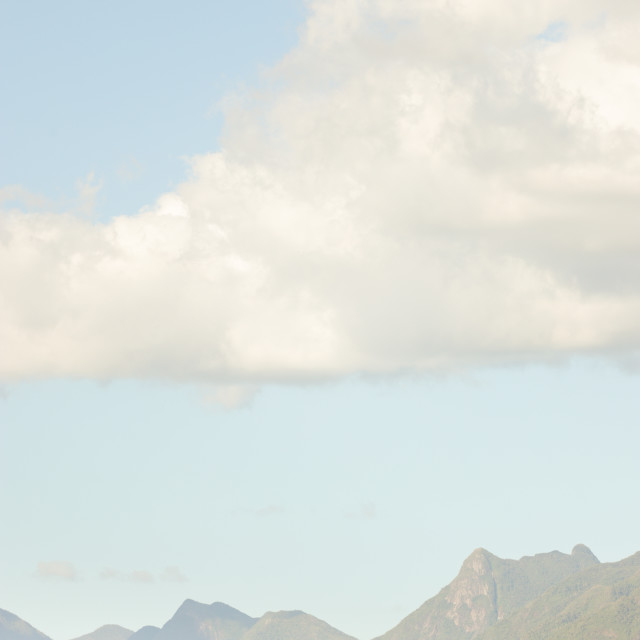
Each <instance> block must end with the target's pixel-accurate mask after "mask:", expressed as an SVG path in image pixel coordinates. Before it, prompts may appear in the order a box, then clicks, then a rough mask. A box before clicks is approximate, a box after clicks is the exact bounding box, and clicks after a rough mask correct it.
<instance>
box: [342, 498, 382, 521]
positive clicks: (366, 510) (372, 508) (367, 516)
mask: <svg viewBox="0 0 640 640" xmlns="http://www.w3.org/2000/svg"><path fill="white" fill-rule="evenodd" d="M377 515H378V513H377V511H376V505H375V504H373V502H367V503H366V504H363V505H362V506H361V507H360V508H359V509H356V510H355V511H350V512H349V513H347V516H346V517H347V518H350V519H352V520H373V519H375V518H376V517H377Z"/></svg>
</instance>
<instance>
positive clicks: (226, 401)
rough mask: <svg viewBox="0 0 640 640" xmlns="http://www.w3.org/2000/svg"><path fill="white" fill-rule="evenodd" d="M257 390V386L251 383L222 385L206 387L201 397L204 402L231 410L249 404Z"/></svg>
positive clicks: (242, 407)
mask: <svg viewBox="0 0 640 640" xmlns="http://www.w3.org/2000/svg"><path fill="white" fill-rule="evenodd" d="M257 392H258V388H257V387H255V386H253V385H245V384H233V385H224V386H217V387H214V388H213V389H210V388H209V389H206V390H205V391H204V392H203V394H202V399H203V401H204V403H205V404H210V405H216V406H219V407H222V408H223V409H228V410H230V411H231V410H233V409H244V408H246V407H248V406H250V405H251V402H252V401H253V399H254V398H255V396H256V394H257Z"/></svg>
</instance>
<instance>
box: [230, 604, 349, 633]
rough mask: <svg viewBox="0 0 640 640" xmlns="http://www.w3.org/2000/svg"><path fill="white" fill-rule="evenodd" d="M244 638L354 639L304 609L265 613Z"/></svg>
mask: <svg viewBox="0 0 640 640" xmlns="http://www.w3.org/2000/svg"><path fill="white" fill-rule="evenodd" d="M242 640H354V638H352V637H351V636H348V635H346V634H344V633H342V632H341V631H338V630H337V629H334V628H333V627H331V626H329V625H328V624H327V623H326V622H323V621H322V620H318V618H314V617H313V616H310V615H309V614H308V613H304V612H303V611H278V612H277V613H274V612H271V611H270V612H268V613H265V614H264V615H263V616H262V618H260V619H259V620H258V622H256V624H255V625H254V626H253V627H251V629H250V630H249V631H248V632H247V633H246V634H245V635H244V636H243V637H242Z"/></svg>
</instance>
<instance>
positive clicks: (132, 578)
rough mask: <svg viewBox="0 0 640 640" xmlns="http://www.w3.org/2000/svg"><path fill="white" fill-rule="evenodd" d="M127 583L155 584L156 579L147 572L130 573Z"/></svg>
mask: <svg viewBox="0 0 640 640" xmlns="http://www.w3.org/2000/svg"><path fill="white" fill-rule="evenodd" d="M128 579H129V582H144V583H149V582H155V581H156V579H155V578H154V577H153V576H152V575H151V574H150V573H149V572H148V571H132V572H131V573H130V574H129V576H128Z"/></svg>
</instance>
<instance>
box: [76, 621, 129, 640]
mask: <svg viewBox="0 0 640 640" xmlns="http://www.w3.org/2000/svg"><path fill="white" fill-rule="evenodd" d="M132 635H133V631H131V629H125V628H124V627H120V626H118V625H117V624H105V625H104V626H103V627H100V628H99V629H96V630H95V631H93V632H92V633H87V634H86V635H84V636H80V637H79V638H75V639H74V640H129V638H130V637H131V636H132Z"/></svg>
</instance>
